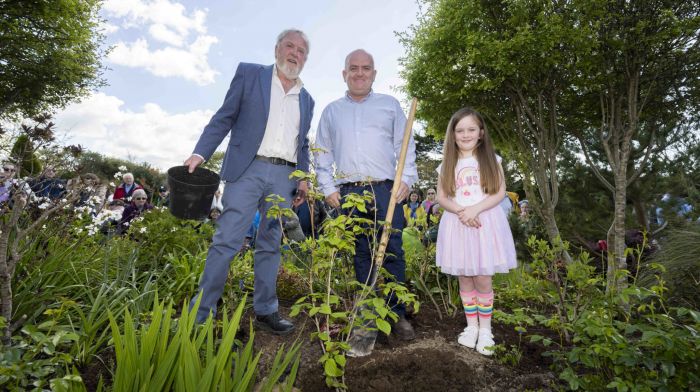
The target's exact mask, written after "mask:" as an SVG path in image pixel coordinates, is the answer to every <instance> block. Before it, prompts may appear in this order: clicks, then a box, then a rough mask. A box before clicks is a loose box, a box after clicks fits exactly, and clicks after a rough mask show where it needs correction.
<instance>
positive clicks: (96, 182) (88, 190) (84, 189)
mask: <svg viewBox="0 0 700 392" xmlns="http://www.w3.org/2000/svg"><path fill="white" fill-rule="evenodd" d="M73 186H74V187H75V186H76V184H73ZM77 189H80V196H79V198H78V200H77V201H76V202H75V206H76V207H83V206H88V207H89V208H90V213H91V214H92V215H93V216H95V215H97V214H98V213H99V212H100V211H101V210H102V207H103V206H104V204H105V198H106V197H107V186H105V185H103V184H102V182H101V181H100V178H99V177H97V175H95V174H93V173H85V174H84V175H83V176H81V177H80V185H79V186H77Z"/></svg>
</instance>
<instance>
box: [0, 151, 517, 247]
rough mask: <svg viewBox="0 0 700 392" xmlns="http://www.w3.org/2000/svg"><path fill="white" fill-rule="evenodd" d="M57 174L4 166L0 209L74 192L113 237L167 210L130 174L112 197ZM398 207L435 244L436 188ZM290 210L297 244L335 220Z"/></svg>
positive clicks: (318, 206)
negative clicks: (25, 175)
mask: <svg viewBox="0 0 700 392" xmlns="http://www.w3.org/2000/svg"><path fill="white" fill-rule="evenodd" d="M56 174H57V173H56V169H55V168H54V167H53V166H46V167H45V168H44V170H43V171H42V173H41V174H40V175H39V176H38V177H36V178H29V179H26V180H21V179H18V178H17V166H16V165H15V164H14V163H11V162H5V163H4V164H3V166H2V172H1V173H0V205H3V208H5V206H11V203H12V198H13V196H14V195H15V194H16V193H17V192H19V193H21V194H22V195H23V196H22V197H26V198H27V199H28V200H46V201H50V202H57V201H59V200H61V199H64V198H65V197H66V196H67V195H68V194H71V193H76V194H77V197H76V200H75V202H74V206H75V207H85V208H88V209H89V213H90V214H92V215H93V216H94V215H97V214H98V213H100V212H101V211H103V210H108V211H111V213H112V216H114V217H118V218H112V219H111V220H110V225H111V226H113V228H114V230H116V232H117V233H120V234H123V233H125V232H126V231H127V230H128V227H129V223H130V222H131V221H132V220H133V219H134V218H136V217H138V216H140V215H142V214H143V213H144V212H145V211H148V210H151V209H153V208H154V207H168V205H169V202H170V191H169V189H168V187H167V186H166V185H160V186H157V187H156V188H155V189H153V192H152V194H151V195H149V194H148V192H147V190H146V189H144V187H143V185H141V184H140V183H139V182H138V181H136V179H135V178H134V175H133V174H132V173H125V174H123V175H122V176H121V182H120V183H119V184H118V185H117V186H116V187H114V190H113V192H111V193H110V192H109V186H108V185H107V183H106V181H104V180H102V179H100V178H99V177H98V176H97V175H95V174H93V173H85V174H83V175H81V176H77V177H74V178H71V179H67V180H66V179H63V178H59V177H57V175H56ZM423 195H425V197H424V196H423ZM221 200H222V192H221V190H217V191H216V193H215V195H214V198H213V199H212V203H211V209H210V212H209V214H208V216H207V219H206V220H205V221H207V222H212V223H215V222H216V220H217V219H218V217H219V216H220V215H221V213H222V212H223V204H222V201H221ZM503 205H504V208H505V209H506V211H507V212H515V213H517V214H518V215H519V216H520V218H521V219H527V216H528V211H529V207H528V201H527V200H526V199H525V200H520V201H518V196H517V194H515V193H513V192H509V193H508V196H507V197H506V198H505V199H504V204H503ZM402 208H403V213H404V217H405V218H406V222H408V225H407V226H408V227H411V226H416V225H420V226H421V229H423V230H424V231H425V238H424V240H425V241H426V242H434V241H435V240H436V238H437V227H438V226H439V222H440V216H441V214H442V209H441V207H440V205H439V204H438V203H437V201H436V191H435V188H433V187H430V188H428V189H425V190H421V189H417V188H415V189H413V190H412V191H411V192H410V195H409V198H408V200H407V201H406V202H404V203H403V205H402ZM292 211H293V215H292V216H291V217H285V218H284V222H283V227H284V232H285V234H286V236H287V238H288V239H289V240H290V241H296V242H300V241H303V240H304V239H305V238H307V237H312V236H313V237H317V236H318V235H319V234H320V229H321V226H322V224H323V222H324V221H325V220H326V219H327V218H328V217H333V216H337V212H336V211H334V209H333V208H331V207H330V206H329V205H328V204H326V203H325V202H324V201H323V200H319V199H309V200H307V201H306V202H304V203H301V204H299V205H298V206H295V207H293V208H292ZM259 222H260V217H259V215H256V217H255V218H254V220H253V221H252V222H251V224H250V228H249V230H248V232H247V234H246V238H245V240H244V244H245V248H246V249H248V248H251V247H253V246H254V245H255V236H256V234H257V228H258V225H259Z"/></svg>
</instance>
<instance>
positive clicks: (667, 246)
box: [640, 223, 700, 309]
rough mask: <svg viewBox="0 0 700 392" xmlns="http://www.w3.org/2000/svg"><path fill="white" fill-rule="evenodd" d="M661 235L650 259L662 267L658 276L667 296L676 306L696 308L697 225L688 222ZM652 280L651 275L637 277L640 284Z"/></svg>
mask: <svg viewBox="0 0 700 392" xmlns="http://www.w3.org/2000/svg"><path fill="white" fill-rule="evenodd" d="M664 234H665V237H664V238H663V239H662V240H661V241H660V247H661V249H660V250H659V251H658V252H657V253H656V254H655V255H654V257H653V259H652V260H653V262H654V263H658V264H661V265H663V266H664V269H665V270H664V272H663V273H662V274H661V277H662V278H663V280H664V281H665V282H666V286H667V287H668V299H669V301H670V302H671V303H673V304H676V305H679V306H686V307H689V308H691V309H700V224H697V223H694V224H689V225H687V226H686V227H684V228H679V229H673V230H670V231H669V232H667V233H664ZM653 280H654V277H653V274H649V273H644V274H642V275H641V276H640V281H641V284H644V285H647V284H649V283H650V282H653Z"/></svg>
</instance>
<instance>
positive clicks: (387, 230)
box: [372, 97, 418, 285]
mask: <svg viewBox="0 0 700 392" xmlns="http://www.w3.org/2000/svg"><path fill="white" fill-rule="evenodd" d="M416 106H418V99H417V98H415V97H414V98H413V101H412V102H411V110H410V111H409V112H408V120H406V128H405V129H404V131H403V142H402V143H401V154H399V163H398V165H397V166H396V175H395V176H394V186H393V187H392V188H391V199H390V200H389V208H388V209H387V211H386V218H385V219H384V222H385V223H384V230H382V238H381V240H380V241H379V248H378V249H377V253H376V254H375V257H374V265H375V268H374V270H375V271H376V272H375V273H374V279H373V280H374V281H375V282H376V280H377V278H376V277H377V272H379V269H380V268H382V264H383V263H384V253H385V252H386V246H387V245H388V244H389V234H391V221H392V219H393V218H394V209H395V208H396V193H397V192H398V191H399V187H400V186H401V177H402V175H403V167H404V164H405V163H406V153H407V152H408V142H409V141H410V140H411V132H412V131H413V120H414V119H415V116H416ZM375 282H372V283H373V284H372V285H374V283H375Z"/></svg>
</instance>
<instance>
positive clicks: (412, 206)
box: [403, 191, 425, 222]
mask: <svg viewBox="0 0 700 392" xmlns="http://www.w3.org/2000/svg"><path fill="white" fill-rule="evenodd" d="M418 210H421V212H422V213H421V212H419V211H418ZM419 215H425V210H424V209H423V206H422V204H421V201H420V195H419V194H418V191H411V193H410V194H409V195H408V202H407V203H406V204H404V205H403V216H404V218H405V219H406V222H408V221H409V219H416V217H417V216H419Z"/></svg>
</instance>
